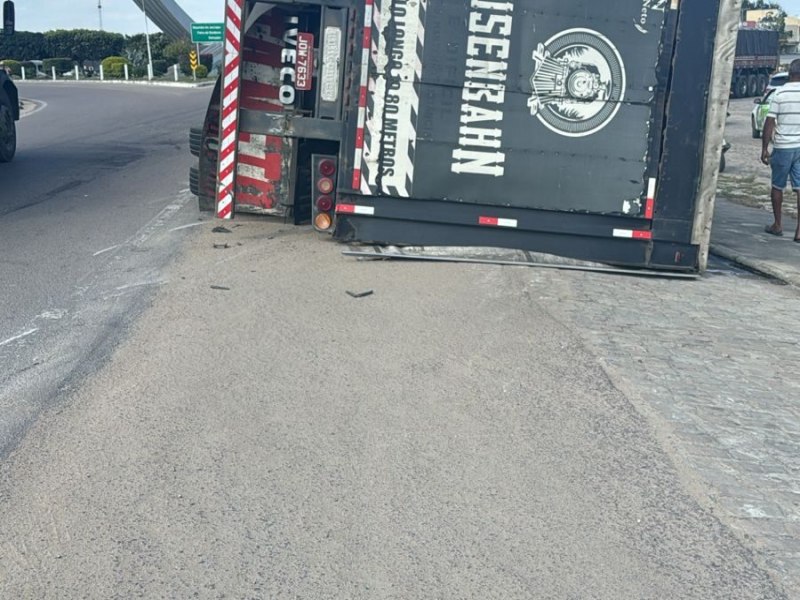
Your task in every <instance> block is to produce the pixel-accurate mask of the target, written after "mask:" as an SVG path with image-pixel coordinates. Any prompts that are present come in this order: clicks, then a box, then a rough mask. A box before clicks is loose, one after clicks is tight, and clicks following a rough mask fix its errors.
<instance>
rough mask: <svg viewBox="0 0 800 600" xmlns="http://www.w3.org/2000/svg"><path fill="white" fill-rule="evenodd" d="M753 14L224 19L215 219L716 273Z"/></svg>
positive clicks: (575, 12)
mask: <svg viewBox="0 0 800 600" xmlns="http://www.w3.org/2000/svg"><path fill="white" fill-rule="evenodd" d="M737 4H738V3H737V0H704V1H703V2H691V1H690V2H680V3H678V2H667V1H666V0H644V1H643V0H620V1H618V2H614V3H608V2H596V0H513V1H512V0H447V1H445V0H416V1H411V0H306V1H305V2H297V1H296V0H272V1H271V2H269V3H266V2H258V1H253V0H226V36H227V44H226V57H225V68H224V72H223V74H222V75H221V78H220V80H219V81H218V82H217V87H216V90H215V91H214V93H213V95H212V100H211V103H210V105H209V107H208V110H207V113H206V118H205V122H204V124H203V126H202V127H201V128H196V129H194V130H193V131H192V133H191V148H192V152H193V154H195V155H196V156H197V157H198V162H197V164H196V165H195V166H194V167H192V169H191V172H190V182H191V189H192V191H193V192H194V193H195V194H196V195H197V196H198V197H199V203H200V208H201V209H206V210H216V213H217V216H218V217H220V218H230V217H231V216H232V215H233V213H234V212H235V211H236V212H254V213H260V214H268V215H275V216H279V217H282V218H290V219H293V220H294V221H295V222H297V223H302V222H311V223H312V224H313V225H314V227H315V228H316V229H317V230H318V231H320V232H324V233H330V234H332V235H333V237H334V238H335V239H337V240H339V241H343V242H363V243H375V244H394V245H413V246H494V247H507V248H516V249H524V250H530V251H535V252H544V253H549V254H554V255H560V256H566V257H571V258H575V259H581V260H590V261H595V262H601V263H607V264H612V265H620V266H626V267H636V268H649V269H659V270H671V271H680V272H697V271H699V270H702V269H703V268H704V266H705V261H706V256H707V249H708V242H709V235H710V223H711V214H712V212H713V199H714V194H715V190H716V179H717V172H718V168H719V164H720V153H721V147H722V134H723V127H724V120H725V114H726V108H727V102H728V97H729V93H730V86H731V84H730V77H731V72H732V67H733V59H734V52H733V47H734V40H735V36H736V33H737V28H738V15H739V12H738V6H737Z"/></svg>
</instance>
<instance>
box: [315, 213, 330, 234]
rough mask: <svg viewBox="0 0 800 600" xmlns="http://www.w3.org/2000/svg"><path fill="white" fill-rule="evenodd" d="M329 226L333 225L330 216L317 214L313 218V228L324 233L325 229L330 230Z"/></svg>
mask: <svg viewBox="0 0 800 600" xmlns="http://www.w3.org/2000/svg"><path fill="white" fill-rule="evenodd" d="M331 225H333V221H332V220H331V216H330V215H328V214H325V213H319V214H318V215H317V216H316V217H315V218H314V227H316V228H317V229H320V230H322V231H325V230H326V229H330V228H331Z"/></svg>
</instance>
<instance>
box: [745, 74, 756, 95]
mask: <svg viewBox="0 0 800 600" xmlns="http://www.w3.org/2000/svg"><path fill="white" fill-rule="evenodd" d="M747 96H748V97H749V98H752V97H753V96H758V76H757V75H750V76H749V77H748V78H747Z"/></svg>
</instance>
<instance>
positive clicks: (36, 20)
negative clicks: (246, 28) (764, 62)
mask: <svg viewBox="0 0 800 600" xmlns="http://www.w3.org/2000/svg"><path fill="white" fill-rule="evenodd" d="M98 2H100V3H101V4H102V5H103V29H105V30H106V31H114V32H117V33H125V34H132V33H141V32H143V31H144V16H143V15H142V11H140V10H139V9H138V8H137V7H136V5H135V4H134V3H133V2H132V0H15V5H16V8H17V29H19V30H20V31H47V30H49V29H76V28H84V29H96V28H97V27H98V25H99V16H98V10H97V4H98ZM178 4H180V5H181V7H182V8H183V10H185V11H186V12H187V13H188V14H189V16H190V17H192V19H194V20H195V21H198V22H215V21H222V15H223V6H224V4H223V0H178ZM781 5H782V6H783V8H784V10H785V11H786V12H787V13H789V14H790V15H795V16H800V0H783V1H782V2H781ZM150 27H151V29H150V31H151V32H152V31H157V30H158V29H157V28H156V27H155V25H153V24H152V23H151V24H150Z"/></svg>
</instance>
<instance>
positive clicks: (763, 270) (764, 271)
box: [710, 244, 800, 287]
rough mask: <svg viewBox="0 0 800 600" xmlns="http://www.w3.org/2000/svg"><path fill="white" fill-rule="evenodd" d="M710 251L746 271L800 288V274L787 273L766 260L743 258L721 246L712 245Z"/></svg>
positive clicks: (734, 251)
mask: <svg viewBox="0 0 800 600" xmlns="http://www.w3.org/2000/svg"><path fill="white" fill-rule="evenodd" d="M710 251H711V254H715V255H717V256H720V257H722V258H724V259H726V260H729V261H731V262H733V263H735V264H737V265H739V266H741V267H744V268H745V269H748V270H750V271H754V272H756V273H760V274H761V275H766V276H767V277H772V278H773V279H777V280H778V281H781V282H783V283H785V284H787V285H792V286H796V287H800V273H796V272H793V271H787V270H785V269H782V268H781V267H779V266H777V265H775V264H773V263H770V262H768V261H765V260H760V259H757V258H752V257H750V256H743V255H741V254H739V252H737V251H736V250H732V249H730V248H728V247H726V246H721V245H720V244H711V248H710Z"/></svg>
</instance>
